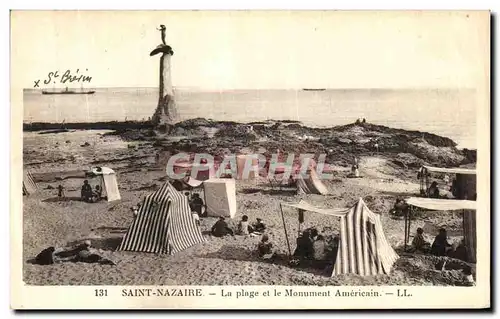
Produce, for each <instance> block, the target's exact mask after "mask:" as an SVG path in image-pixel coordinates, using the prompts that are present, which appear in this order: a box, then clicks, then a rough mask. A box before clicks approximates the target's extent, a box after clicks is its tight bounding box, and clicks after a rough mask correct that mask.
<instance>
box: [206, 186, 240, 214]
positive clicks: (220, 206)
mask: <svg viewBox="0 0 500 319" xmlns="http://www.w3.org/2000/svg"><path fill="white" fill-rule="evenodd" d="M203 188H204V194H205V205H206V206H207V215H208V216H215V217H219V216H222V217H229V218H233V217H234V216H235V215H236V181H235V180H234V179H232V178H212V179H209V180H206V181H205V182H203Z"/></svg>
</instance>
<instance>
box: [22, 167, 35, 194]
mask: <svg viewBox="0 0 500 319" xmlns="http://www.w3.org/2000/svg"><path fill="white" fill-rule="evenodd" d="M37 190H38V186H37V185H36V183H35V180H34V179H33V175H31V173H30V172H29V171H27V170H23V195H30V194H33V193H34V192H36V191H37Z"/></svg>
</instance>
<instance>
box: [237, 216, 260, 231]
mask: <svg viewBox="0 0 500 319" xmlns="http://www.w3.org/2000/svg"><path fill="white" fill-rule="evenodd" d="M237 234H238V235H244V236H248V235H251V236H254V235H260V234H255V232H254V229H253V227H252V226H250V224H249V223H248V216H247V215H243V216H242V217H241V220H240V222H239V223H238V231H237Z"/></svg>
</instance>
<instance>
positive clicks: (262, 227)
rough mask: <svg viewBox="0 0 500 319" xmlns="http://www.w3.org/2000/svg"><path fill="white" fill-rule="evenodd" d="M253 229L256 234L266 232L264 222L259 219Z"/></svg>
mask: <svg viewBox="0 0 500 319" xmlns="http://www.w3.org/2000/svg"><path fill="white" fill-rule="evenodd" d="M253 229H254V230H255V231H256V232H259V233H262V232H263V231H264V230H266V225H265V224H264V223H263V222H262V219H260V218H257V222H256V223H254V224H253Z"/></svg>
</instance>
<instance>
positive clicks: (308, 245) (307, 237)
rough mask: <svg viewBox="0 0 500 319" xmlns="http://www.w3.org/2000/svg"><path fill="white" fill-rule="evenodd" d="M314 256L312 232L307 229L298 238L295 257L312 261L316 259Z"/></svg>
mask: <svg viewBox="0 0 500 319" xmlns="http://www.w3.org/2000/svg"><path fill="white" fill-rule="evenodd" d="M313 254H314V249H313V241H312V239H311V234H310V231H309V230H308V229H306V230H304V232H303V233H302V234H301V235H299V237H298V238H297V248H296V249H295V252H294V253H293V255H294V256H295V257H298V258H300V259H301V260H304V259H306V260H307V259H309V260H310V259H313V258H314V256H313Z"/></svg>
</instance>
